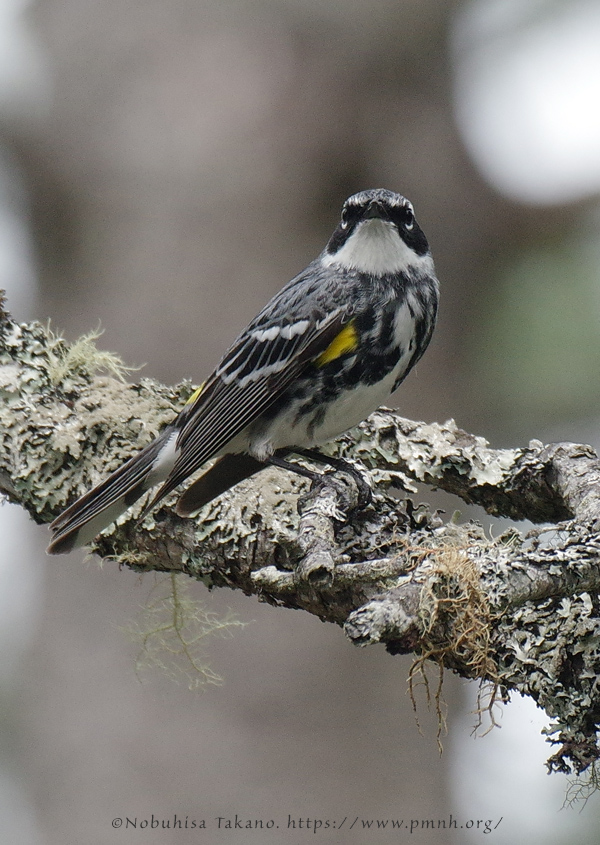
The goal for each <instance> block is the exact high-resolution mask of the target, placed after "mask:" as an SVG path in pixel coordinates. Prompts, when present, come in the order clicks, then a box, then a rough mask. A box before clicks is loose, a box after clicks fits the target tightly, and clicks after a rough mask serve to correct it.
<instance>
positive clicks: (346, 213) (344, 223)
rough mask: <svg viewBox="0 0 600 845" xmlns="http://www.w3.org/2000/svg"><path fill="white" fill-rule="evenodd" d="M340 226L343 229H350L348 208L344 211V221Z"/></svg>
mask: <svg viewBox="0 0 600 845" xmlns="http://www.w3.org/2000/svg"><path fill="white" fill-rule="evenodd" d="M340 226H341V227H342V229H347V228H348V209H347V208H344V209H342V221H341V223H340Z"/></svg>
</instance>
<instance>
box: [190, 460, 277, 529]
mask: <svg viewBox="0 0 600 845" xmlns="http://www.w3.org/2000/svg"><path fill="white" fill-rule="evenodd" d="M264 468H265V464H264V462H262V461H257V460H256V458H253V457H252V456H251V455H246V454H245V453H240V454H227V455H223V457H222V458H219V460H218V461H216V463H215V464H213V466H212V467H211V468H210V469H208V470H206V472H205V473H203V474H202V475H201V476H200V478H198V479H197V480H196V481H194V482H193V484H191V485H190V486H189V487H188V488H187V490H185V491H184V492H183V493H182V494H181V496H180V498H179V501H178V502H177V506H176V508H175V511H176V513H177V514H178V516H195V515H196V513H197V512H198V511H199V510H200V508H202V507H204V505H207V504H208V503H209V502H212V500H213V499H216V498H217V496H220V495H221V493H225V491H226V490H229V489H230V488H231V487H234V486H235V485H236V484H239V482H240V481H244V480H245V479H246V478H250V477H251V476H252V475H254V474H255V473H257V472H260V470H261V469H264Z"/></svg>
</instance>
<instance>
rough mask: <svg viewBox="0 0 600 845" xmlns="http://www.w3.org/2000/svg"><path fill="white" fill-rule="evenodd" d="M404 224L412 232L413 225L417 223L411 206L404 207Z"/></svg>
mask: <svg viewBox="0 0 600 845" xmlns="http://www.w3.org/2000/svg"><path fill="white" fill-rule="evenodd" d="M402 225H403V226H404V228H405V229H406V231H407V232H410V230H411V229H412V227H413V226H414V225H415V215H414V214H413V213H412V211H411V210H410V208H405V209H404V214H403V220H402Z"/></svg>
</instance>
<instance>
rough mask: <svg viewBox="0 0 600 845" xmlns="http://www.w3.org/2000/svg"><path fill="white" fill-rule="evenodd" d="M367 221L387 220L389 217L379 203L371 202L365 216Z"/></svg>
mask: <svg viewBox="0 0 600 845" xmlns="http://www.w3.org/2000/svg"><path fill="white" fill-rule="evenodd" d="M364 219H365V220H373V219H379V220H387V219H388V215H387V212H386V210H385V208H384V207H383V206H382V205H381V203H379V202H378V201H377V200H371V202H370V203H369V205H368V206H367V210H366V211H365V215H364Z"/></svg>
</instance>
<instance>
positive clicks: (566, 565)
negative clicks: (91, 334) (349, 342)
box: [0, 307, 600, 773]
mask: <svg viewBox="0 0 600 845" xmlns="http://www.w3.org/2000/svg"><path fill="white" fill-rule="evenodd" d="M98 367H104V368H105V369H108V370H109V371H110V372H112V375H111V374H110V372H109V374H108V375H98V372H97V370H98ZM116 375H118V363H117V362H116V361H115V360H114V359H112V358H111V357H110V356H106V355H103V354H101V353H98V352H96V351H94V348H93V346H92V345H91V344H90V343H83V344H81V343H80V344H79V345H78V344H74V345H73V346H71V347H69V346H68V345H67V344H66V343H65V342H64V341H63V340H62V339H61V338H57V337H55V336H53V335H52V334H51V333H50V332H49V330H48V329H46V328H44V327H42V326H41V325H39V324H24V325H17V324H15V323H14V322H13V321H12V320H11V318H10V316H9V315H8V314H7V313H6V312H5V311H4V310H3V308H2V307H0V391H1V394H2V403H1V404H0V491H2V492H3V493H4V494H5V495H6V497H7V498H8V499H9V500H10V501H12V502H15V503H18V504H20V505H21V506H23V507H24V508H26V509H27V510H28V512H29V513H30V515H31V516H32V518H33V519H34V520H35V521H36V522H40V523H44V522H48V521H50V520H51V519H52V518H53V517H54V516H56V515H57V514H58V513H59V512H60V511H61V510H62V509H63V508H64V506H65V505H66V504H68V503H69V502H70V501H72V500H73V499H74V498H75V497H76V496H77V495H79V494H80V493H81V492H82V491H83V490H85V489H87V488H88V487H89V486H90V485H91V484H93V483H95V482H96V481H97V480H98V479H99V478H100V477H101V476H103V475H105V474H106V472H107V471H108V470H110V469H113V468H114V467H115V466H117V465H118V464H119V463H120V462H122V461H123V460H125V459H126V458H128V457H129V456H130V455H131V454H133V453H135V452H136V451H137V450H138V449H139V448H140V447H141V446H142V445H144V444H145V443H146V442H148V440H149V439H151V438H152V437H153V436H155V434H156V433H157V432H158V431H159V430H160V428H161V426H162V425H164V423H165V422H166V421H167V420H169V419H171V418H172V416H173V414H174V413H175V411H176V410H177V409H178V408H179V407H181V404H182V403H183V402H184V401H185V398H186V397H187V396H188V395H189V392H190V389H191V386H190V385H189V384H187V383H184V384H181V385H178V386H176V387H173V388H167V387H164V386H162V385H159V384H156V383H155V382H152V381H150V380H147V379H144V380H142V381H140V382H139V383H138V384H124V383H122V382H121V381H119V380H118V379H117V378H116V377H115V376H116ZM331 448H332V450H334V451H335V453H336V454H339V455H343V456H344V457H346V458H347V459H350V460H357V461H359V462H360V463H361V464H362V465H363V466H364V467H366V468H367V470H368V475H369V478H370V482H371V484H372V487H373V502H372V504H371V505H370V506H369V507H367V508H366V509H363V510H362V511H361V510H357V508H356V506H357V501H358V491H357V490H356V488H355V484H354V482H353V481H352V479H350V478H343V477H342V476H340V475H337V476H336V475H333V474H329V475H327V476H326V478H325V480H324V482H323V484H321V485H319V486H318V488H316V489H313V490H310V491H308V492H307V487H306V483H305V482H304V481H303V480H301V479H299V478H296V477H292V476H290V475H289V474H287V473H285V472H282V471H280V470H275V469H267V470H265V471H263V472H262V473H260V475H259V476H257V477H255V478H254V479H252V480H250V481H248V482H245V483H244V484H241V485H238V487H237V488H235V489H234V490H232V491H231V492H229V493H228V494H226V495H224V496H222V497H221V498H220V499H218V500H217V501H215V502H212V503H211V504H210V505H208V506H207V507H206V508H205V509H204V511H203V512H202V515H201V518H199V519H196V520H189V519H181V518H179V517H177V516H176V514H175V513H174V511H173V509H172V507H171V505H172V503H173V501H172V500H167V501H166V502H165V504H164V505H162V506H161V507H159V508H158V509H157V511H156V512H154V513H153V514H151V515H150V516H149V517H147V518H146V519H145V520H144V521H143V523H141V524H139V523H138V522H137V521H136V520H137V514H138V513H139V509H137V510H136V509H134V510H133V512H132V513H129V514H127V515H125V516H124V517H123V518H122V519H121V520H120V521H119V524H118V526H115V527H113V528H112V529H108V530H107V531H106V532H105V533H104V534H103V535H102V536H101V537H99V538H98V540H97V543H96V546H95V547H94V551H95V552H96V553H97V554H99V555H101V556H103V557H105V558H112V559H116V560H118V562H119V563H121V564H124V565H127V566H129V567H131V568H133V569H135V570H140V571H147V570H160V571H178V572H182V573H185V574H187V575H189V576H191V577H193V578H198V579H202V580H203V581H204V582H205V583H206V584H207V585H209V586H228V587H231V588H233V589H240V590H243V591H244V592H245V593H246V594H254V595H256V596H257V597H258V599H259V600H261V601H267V602H271V603H273V604H277V605H283V606H285V607H290V608H299V609H303V610H306V611H308V612H309V613H313V614H315V615H317V616H319V617H320V618H321V619H322V620H324V621H328V622H334V623H336V624H338V625H341V626H343V627H344V630H345V632H346V634H347V636H348V637H349V639H350V640H351V641H352V642H354V643H355V644H357V645H360V646H364V645H370V644H373V643H383V644H384V645H385V646H386V648H387V649H388V650H389V651H390V652H392V653H401V652H412V653H414V654H415V655H416V659H417V660H420V659H421V658H423V657H428V658H430V659H431V660H434V661H436V662H438V663H439V664H440V665H441V666H446V667H449V668H451V669H452V670H454V671H456V672H458V673H459V674H461V675H462V676H464V677H468V678H474V677H475V678H480V679H482V680H487V681H489V682H490V683H492V684H493V685H495V687H496V689H497V690H499V691H500V694H502V695H507V694H508V693H509V692H510V691H512V690H516V691H518V692H520V693H522V694H526V695H530V696H531V697H532V698H534V699H535V701H536V702H537V703H538V704H539V705H540V706H541V707H543V708H544V709H545V711H546V712H547V714H548V716H549V717H550V719H551V720H552V724H551V726H550V727H549V728H548V734H549V741H550V742H552V743H555V744H556V745H557V746H558V750H557V751H556V753H555V754H553V756H552V757H551V758H550V760H549V761H548V765H549V767H550V769H551V770H559V771H575V772H577V773H579V772H582V771H584V770H585V769H586V768H588V767H589V766H590V764H592V763H594V762H595V761H596V759H597V758H598V757H599V756H600V748H599V744H598V736H597V730H598V725H599V723H600V688H599V686H600V685H599V683H598V676H599V675H600V624H599V618H600V602H599V599H598V592H599V588H600V537H599V536H598V534H597V533H596V532H597V530H598V527H599V525H600V523H599V520H600V461H599V460H598V456H597V455H596V453H595V452H594V450H593V449H591V448H590V447H589V446H581V445H577V444H572V443H560V444H552V445H544V444H542V443H540V442H539V441H532V442H531V443H530V444H529V445H528V446H526V447H523V448H519V449H504V450H498V449H492V448H491V447H490V446H489V444H488V443H487V442H486V441H485V440H484V439H483V438H481V437H476V436H474V435H471V434H468V433H466V432H464V431H462V430H461V429H459V428H458V427H457V426H456V424H455V423H454V422H453V421H452V420H450V421H448V422H446V423H444V424H443V425H440V424H437V423H433V424H425V423H418V422H411V421H410V420H406V419H402V418H401V417H399V416H398V415H397V414H396V413H394V412H393V411H388V410H385V409H381V410H379V411H378V412H377V413H375V414H373V415H372V416H371V417H370V418H369V419H368V420H367V421H366V422H365V423H363V424H362V425H361V426H360V427H358V428H357V429H355V430H353V431H352V432H351V433H349V434H347V435H345V436H343V437H341V438H339V440H338V441H337V442H336V443H335V444H332V447H331ZM415 482H425V483H427V484H429V485H431V486H433V487H438V488H441V489H444V490H447V491H449V492H451V493H453V494H455V495H457V496H459V497H460V498H461V499H463V500H464V501H465V502H469V503H477V504H479V505H482V506H483V507H484V508H485V509H486V511H487V512H488V513H490V514H494V515H498V516H504V517H509V518H511V519H513V520H529V521H531V522H534V523H549V524H550V525H549V527H547V528H544V529H542V530H540V531H535V532H532V533H530V535H526V536H522V535H521V534H520V533H519V532H518V531H517V530H516V529H514V528H510V529H508V530H507V531H506V532H505V533H504V534H503V535H502V536H500V537H498V538H496V539H494V540H491V539H489V538H487V537H486V536H485V535H484V532H483V531H482V529H481V528H480V527H479V526H477V525H476V524H474V523H468V524H465V525H456V524H454V522H452V521H450V522H447V523H444V522H443V521H442V519H441V518H440V516H439V515H438V514H436V513H431V512H430V511H429V509H428V508H427V506H424V505H419V506H415V505H414V504H413V502H412V500H411V499H410V497H408V496H407V495H406V494H407V493H410V492H411V491H413V490H414V483H415ZM399 491H400V493H399Z"/></svg>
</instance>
